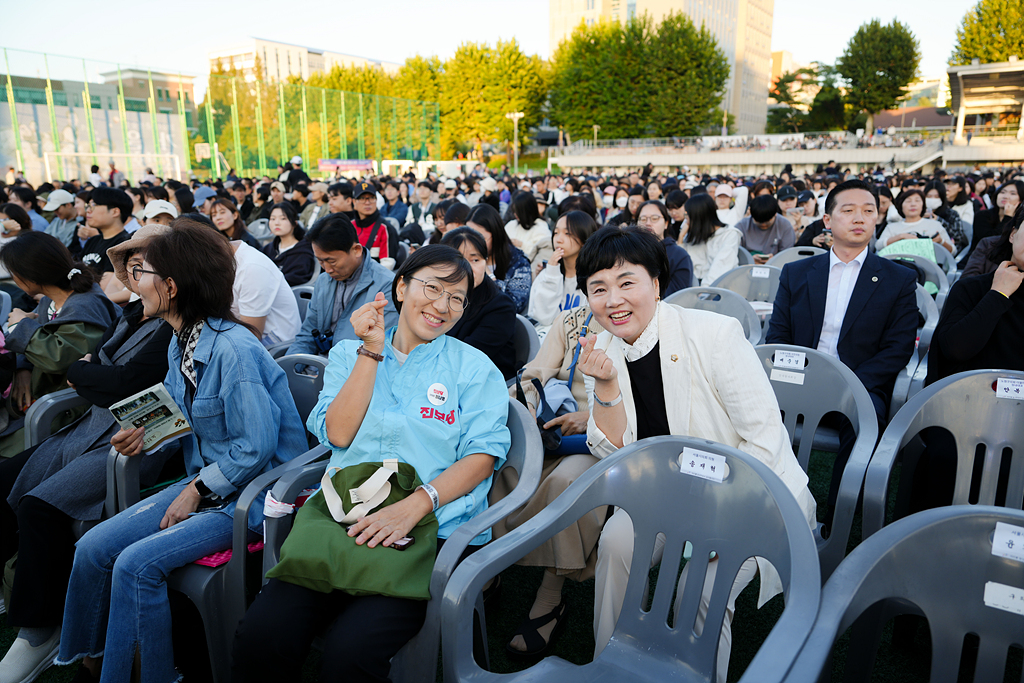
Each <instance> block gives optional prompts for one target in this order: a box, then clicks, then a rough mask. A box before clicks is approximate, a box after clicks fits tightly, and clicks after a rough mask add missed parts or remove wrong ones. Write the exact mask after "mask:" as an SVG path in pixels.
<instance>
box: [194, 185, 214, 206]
mask: <svg viewBox="0 0 1024 683" xmlns="http://www.w3.org/2000/svg"><path fill="white" fill-rule="evenodd" d="M216 196H217V192H216V191H215V190H214V189H213V188H212V187H206V186H205V185H203V186H202V187H200V188H199V189H198V190H196V192H195V194H194V195H193V197H195V201H194V202H192V208H193V209H198V208H199V207H200V206H202V205H203V204H205V203H206V200H207V199H212V198H213V197H216Z"/></svg>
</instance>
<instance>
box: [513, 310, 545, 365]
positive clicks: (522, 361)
mask: <svg viewBox="0 0 1024 683" xmlns="http://www.w3.org/2000/svg"><path fill="white" fill-rule="evenodd" d="M515 335H516V336H515V340H514V343H515V347H516V370H518V369H519V368H521V367H523V366H524V365H526V364H527V363H529V362H530V361H531V360H533V359H534V358H536V357H537V354H538V353H540V335H538V334H537V328H536V327H534V326H533V323H531V322H530V321H529V320H527V319H526V318H524V317H523V316H521V315H519V314H516V329H515Z"/></svg>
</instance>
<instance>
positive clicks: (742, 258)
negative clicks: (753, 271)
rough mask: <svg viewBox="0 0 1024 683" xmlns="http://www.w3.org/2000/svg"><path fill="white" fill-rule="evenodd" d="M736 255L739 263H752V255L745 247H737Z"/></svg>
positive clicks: (744, 264) (746, 264) (743, 264)
mask: <svg viewBox="0 0 1024 683" xmlns="http://www.w3.org/2000/svg"><path fill="white" fill-rule="evenodd" d="M737 257H738V258H739V265H741V266H750V265H753V264H754V255H753V254H751V253H750V251H749V250H748V249H747V248H746V247H740V248H739V251H738V252H737Z"/></svg>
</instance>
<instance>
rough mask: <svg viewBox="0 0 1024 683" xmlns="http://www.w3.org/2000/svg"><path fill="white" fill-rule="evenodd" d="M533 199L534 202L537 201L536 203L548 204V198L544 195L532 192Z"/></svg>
mask: <svg viewBox="0 0 1024 683" xmlns="http://www.w3.org/2000/svg"><path fill="white" fill-rule="evenodd" d="M533 198H534V199H535V200H537V201H538V202H540V203H541V204H548V203H549V202H548V196H547V195H546V194H544V193H543V192H534V193H533Z"/></svg>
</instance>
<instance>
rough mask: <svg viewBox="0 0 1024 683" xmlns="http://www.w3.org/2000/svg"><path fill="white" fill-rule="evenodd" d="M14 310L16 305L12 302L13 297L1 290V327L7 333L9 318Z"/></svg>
mask: <svg viewBox="0 0 1024 683" xmlns="http://www.w3.org/2000/svg"><path fill="white" fill-rule="evenodd" d="M12 310H14V304H13V302H12V301H11V295H10V294H8V293H7V292H5V291H3V290H0V327H2V328H3V330H4V331H5V332H6V331H7V318H8V317H9V316H10V315H11V311H12Z"/></svg>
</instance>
